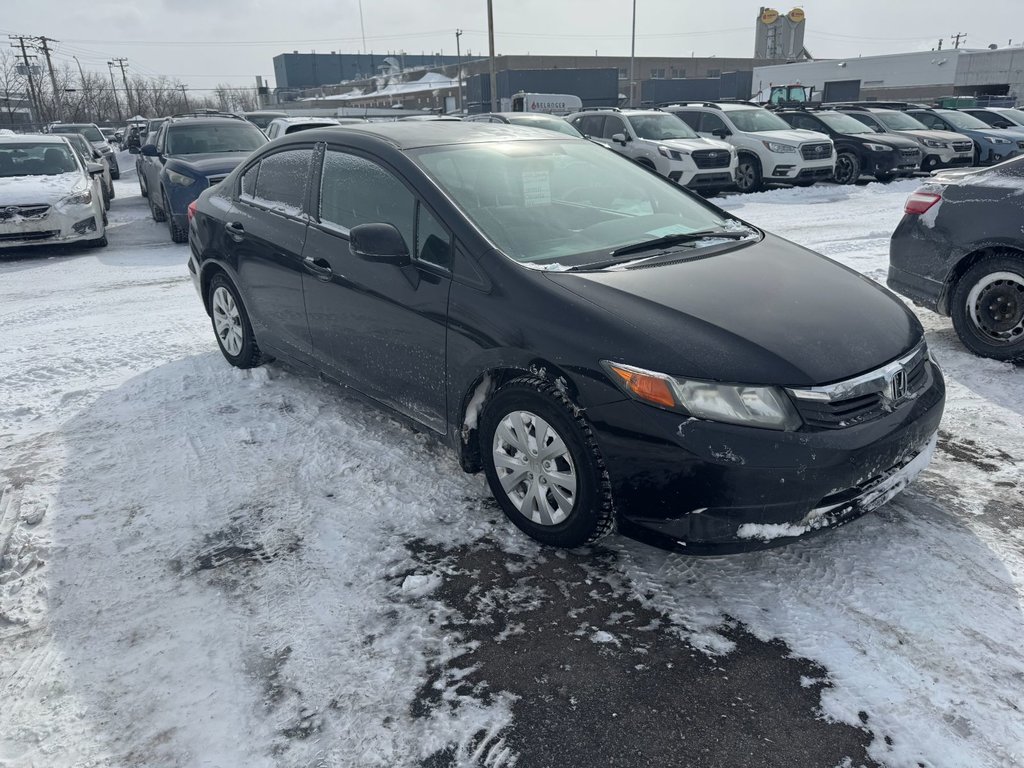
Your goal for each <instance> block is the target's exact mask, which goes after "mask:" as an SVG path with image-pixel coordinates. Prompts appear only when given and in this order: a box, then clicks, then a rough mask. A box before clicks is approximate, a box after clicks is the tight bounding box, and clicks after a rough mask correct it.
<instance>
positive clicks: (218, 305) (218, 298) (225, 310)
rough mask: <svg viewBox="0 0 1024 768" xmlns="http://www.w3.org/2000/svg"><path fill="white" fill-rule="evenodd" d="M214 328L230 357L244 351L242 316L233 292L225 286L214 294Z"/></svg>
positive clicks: (219, 287)
mask: <svg viewBox="0 0 1024 768" xmlns="http://www.w3.org/2000/svg"><path fill="white" fill-rule="evenodd" d="M213 327H214V329H215V330H216V332H217V338H218V339H219V340H220V345H221V346H222V347H223V348H224V350H225V351H226V352H227V353H228V354H229V355H232V356H234V355H237V354H238V353H239V352H241V351H242V316H241V315H240V314H239V313H238V306H237V305H236V304H235V298H234V297H233V296H232V295H231V291H229V290H228V289H227V288H225V287H224V286H218V288H217V290H215V291H214V292H213Z"/></svg>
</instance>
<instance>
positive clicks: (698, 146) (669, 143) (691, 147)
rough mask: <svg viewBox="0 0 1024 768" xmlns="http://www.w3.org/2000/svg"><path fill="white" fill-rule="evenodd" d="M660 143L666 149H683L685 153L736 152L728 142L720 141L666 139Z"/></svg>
mask: <svg viewBox="0 0 1024 768" xmlns="http://www.w3.org/2000/svg"><path fill="white" fill-rule="evenodd" d="M658 143H659V144H664V145H665V146H666V147H671V148H672V149H681V150H683V151H684V152H697V151H701V150H708V149H715V150H725V151H726V152H735V151H736V150H734V149H733V147H732V144H727V143H726V142H724V141H719V140H718V139H705V138H697V139H664V140H662V141H659V142H658Z"/></svg>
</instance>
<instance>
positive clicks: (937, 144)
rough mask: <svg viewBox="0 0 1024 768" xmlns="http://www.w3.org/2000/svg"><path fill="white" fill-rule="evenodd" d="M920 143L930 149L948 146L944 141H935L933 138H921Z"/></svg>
mask: <svg viewBox="0 0 1024 768" xmlns="http://www.w3.org/2000/svg"><path fill="white" fill-rule="evenodd" d="M921 143H922V144H924V145H925V146H926V147H931V148H932V149H946V148H947V147H949V144H947V143H946V142H944V141H936V140H935V139H921Z"/></svg>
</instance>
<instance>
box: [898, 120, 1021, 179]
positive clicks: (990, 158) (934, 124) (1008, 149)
mask: <svg viewBox="0 0 1024 768" xmlns="http://www.w3.org/2000/svg"><path fill="white" fill-rule="evenodd" d="M907 114H908V115H913V116H914V117H915V118H917V119H918V120H920V121H921V122H922V123H923V124H924V125H926V126H927V127H929V128H931V129H932V130H936V131H953V132H956V133H962V134H964V136H967V137H968V138H969V139H971V141H973V142H974V165H995V164H996V163H1001V162H1003V160H1009V159H1010V158H1011V157H1016V156H1017V155H1018V154H1019V153H1020V151H1021V150H1022V149H1024V136H1016V135H1007V133H1006V131H1004V130H1000V129H999V128H992V127H990V126H989V125H988V124H987V123H984V122H982V121H981V120H979V119H978V118H976V117H974V116H973V115H968V114H965V113H963V112H958V111H957V110H955V109H928V108H927V107H911V108H910V109H908V110H907Z"/></svg>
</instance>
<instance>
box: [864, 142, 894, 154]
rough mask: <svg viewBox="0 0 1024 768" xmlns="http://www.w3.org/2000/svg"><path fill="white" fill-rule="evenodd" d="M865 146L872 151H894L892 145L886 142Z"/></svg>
mask: <svg viewBox="0 0 1024 768" xmlns="http://www.w3.org/2000/svg"><path fill="white" fill-rule="evenodd" d="M864 146H865V147H867V148H868V149H870V150H871V151H872V152H892V147H888V146H886V145H885V144H871V143H868V144H865V145H864Z"/></svg>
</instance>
